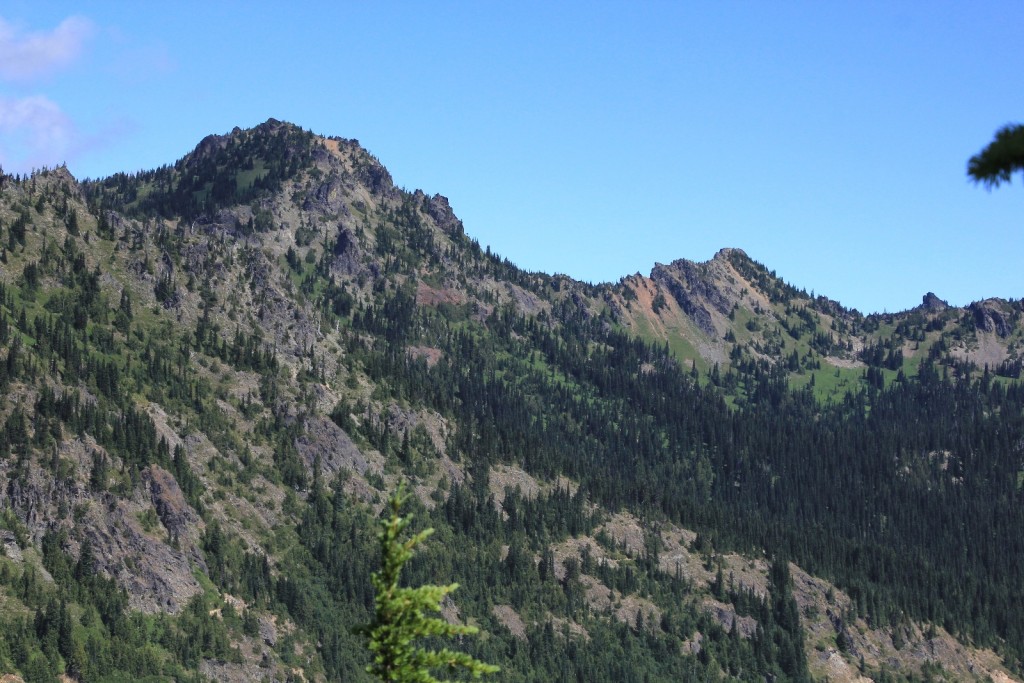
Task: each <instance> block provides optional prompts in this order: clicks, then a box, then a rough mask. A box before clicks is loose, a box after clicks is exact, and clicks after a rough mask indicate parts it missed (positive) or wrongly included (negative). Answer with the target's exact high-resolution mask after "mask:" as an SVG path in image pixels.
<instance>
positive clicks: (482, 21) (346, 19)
mask: <svg viewBox="0 0 1024 683" xmlns="http://www.w3.org/2000/svg"><path fill="white" fill-rule="evenodd" d="M295 5H300V6H298V7H292V6H290V4H289V3H281V2H275V3H269V2H259V1H255V0H253V1H250V2H209V1H207V2H201V3H200V2H175V3H150V2H142V3H130V2H96V3H72V2H59V1H57V2H46V3H41V2H38V1H37V0H36V1H33V2H23V1H22V0H5V2H4V4H3V5H2V6H0V163H2V165H3V167H4V170H5V171H7V172H15V171H17V172H24V171H26V170H28V169H30V168H32V167H33V166H40V165H51V166H52V165H56V164H59V163H62V162H65V161H66V162H67V164H68V167H69V168H70V169H71V171H72V172H73V173H74V174H75V175H76V176H77V177H79V178H84V177H98V176H103V175H108V174H110V173H113V172H116V171H129V172H130V171H134V170H138V169H143V168H152V167H155V166H159V165H161V164H165V163H172V162H174V161H175V160H176V159H178V158H180V157H181V156H183V155H184V154H185V153H187V152H188V151H189V150H190V149H192V148H193V147H194V146H195V145H196V143H198V141H199V140H200V139H201V138H203V137H204V136H205V135H208V134H210V133H225V132H227V131H229V130H230V129H231V128H233V127H235V126H241V127H248V126H252V125H255V124H257V123H260V122H261V121H264V120H266V119H267V118H270V117H274V118H278V119H283V120H288V121H292V122H293V123H296V124H298V125H301V126H303V127H305V128H308V129H311V130H313V131H314V132H316V133H320V134H324V135H340V136H343V137H349V138H357V139H359V140H360V142H362V144H363V145H364V146H365V147H366V148H367V149H369V150H370V151H371V152H372V153H373V154H375V155H376V156H377V157H378V158H379V159H380V160H381V161H382V162H383V163H384V164H385V165H386V166H387V167H388V169H389V170H390V171H391V173H392V175H393V176H394V178H395V181H396V182H397V183H398V184H399V185H401V186H404V187H406V188H408V189H415V188H422V189H423V190H424V191H426V192H428V193H434V192H439V193H441V194H444V195H446V196H448V197H449V198H450V200H451V203H452V206H453V207H454V209H455V211H456V213H457V214H458V215H459V217H460V218H462V219H463V221H464V223H465V225H466V229H467V231H468V232H469V233H470V234H471V235H473V236H474V237H476V238H477V239H479V240H480V242H481V243H482V244H489V245H490V246H491V247H492V248H493V249H494V250H495V251H497V252H498V253H500V254H502V255H504V256H507V257H508V258H510V259H511V260H512V261H513V262H515V263H517V264H518V265H520V266H522V267H524V268H528V269H531V270H543V271H546V272H562V273H567V274H569V275H571V276H573V277H577V278H580V279H583V280H588V281H591V282H601V281H616V280H618V279H619V278H620V277H622V276H624V275H627V274H631V273H634V272H643V273H647V272H649V271H650V268H651V267H652V266H653V264H654V263H655V262H668V261H671V260H673V259H676V258H688V259H693V260H705V259H708V258H710V257H711V256H712V255H713V254H714V253H715V251H717V250H718V249H720V248H722V247H740V248H743V249H744V250H746V251H747V253H749V254H750V255H751V256H752V257H754V258H755V259H757V260H759V261H761V262H763V263H765V264H766V265H767V266H768V267H770V268H772V269H775V270H776V271H778V273H779V274H780V275H781V276H783V277H784V278H786V279H787V280H788V281H790V282H792V283H793V284H795V285H797V286H798V287H804V288H806V289H808V290H812V289H813V290H814V291H815V292H816V293H817V294H825V295H827V296H830V297H832V298H834V299H837V300H839V301H840V302H842V303H843V304H845V305H847V306H851V307H856V308H858V309H860V310H861V311H863V312H873V311H882V310H888V311H895V310H902V309H905V308H909V307H912V306H915V305H917V304H918V303H919V302H920V300H921V296H922V295H923V294H924V293H925V292H926V291H934V292H935V293H936V294H938V295H939V296H940V297H942V298H944V299H947V300H949V301H950V303H953V304H958V305H962V304H966V303H969V302H970V301H973V300H977V299H981V298H985V297H989V296H1001V297H1013V298H1020V297H1024V274H1022V273H1024V269H1022V268H1021V261H1022V258H1024V187H1022V185H1024V183H1022V180H1024V178H1022V177H1021V175H1020V174H1018V175H1017V176H1015V177H1014V179H1013V181H1012V183H1011V184H1010V185H1009V186H1003V187H1002V188H999V189H997V190H994V191H992V192H987V191H985V190H984V189H983V188H981V187H976V186H974V185H972V184H971V183H970V182H969V181H968V180H967V178H966V176H965V173H964V169H965V165H966V162H967V159H968V158H969V157H970V156H971V155H972V154H974V153H976V152H977V151H979V150H980V149H981V148H982V147H983V146H984V145H985V144H986V143H987V142H988V141H989V140H990V139H991V137H992V135H993V133H994V132H995V130H996V129H997V128H998V127H1000V126H1002V125H1003V124H1005V123H1008V122H1012V121H1024V49H1022V47H1021V40H1020V38H1021V29H1022V27H1024V3H1020V2H1009V1H1008V2H977V3H963V2H948V3H944V2H935V1H931V2H927V3H925V2H919V1H915V2H905V3H904V2H860V1H858V2H849V3H843V2H775V1H772V2H768V1H765V2H710V1H709V2H681V1H680V2H665V3H658V2H649V3H647V2H568V1H566V2H557V3H552V2H536V3H534V2H517V3H492V2H460V3H444V2H440V3H439V2H430V3H427V2H422V3H411V2H396V3H347V2H307V3H295Z"/></svg>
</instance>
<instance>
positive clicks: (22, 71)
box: [0, 17, 94, 81]
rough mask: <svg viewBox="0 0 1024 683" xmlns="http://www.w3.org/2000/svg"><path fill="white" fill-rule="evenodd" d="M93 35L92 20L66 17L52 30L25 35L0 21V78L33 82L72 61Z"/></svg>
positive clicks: (0, 19)
mask: <svg viewBox="0 0 1024 683" xmlns="http://www.w3.org/2000/svg"><path fill="white" fill-rule="evenodd" d="M93 33H94V27H93V24H92V22H91V21H89V20H88V19H85V18H83V17H68V18H67V19H65V20H64V21H62V22H61V23H60V25H59V26H57V28H55V29H53V30H52V31H36V32H32V33H26V32H24V31H22V30H19V28H18V27H16V26H14V25H12V24H10V23H9V22H7V21H5V20H4V19H3V18H0V78H3V79H6V80H10V81H32V80H34V79H37V78H39V77H41V76H45V75H47V74H49V73H51V72H53V71H55V70H57V69H60V68H61V67H65V66H67V65H68V64H70V63H71V62H73V61H74V60H75V58H76V57H78V55H79V54H80V53H81V51H82V47H83V45H84V44H85V41H87V40H88V39H89V38H90V37H91V36H92V35H93Z"/></svg>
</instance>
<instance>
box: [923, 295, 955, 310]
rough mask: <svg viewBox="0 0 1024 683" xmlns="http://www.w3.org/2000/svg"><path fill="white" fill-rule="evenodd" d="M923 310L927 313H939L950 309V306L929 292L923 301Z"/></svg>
mask: <svg viewBox="0 0 1024 683" xmlns="http://www.w3.org/2000/svg"><path fill="white" fill-rule="evenodd" d="M921 308H923V309H925V310H926V311H930V312H934V313H938V312H939V311H944V310H946V309H947V308H949V304H948V303H946V302H945V301H943V300H942V299H940V298H939V297H937V296H935V294H934V293H933V292H928V293H927V294H925V295H924V297H923V298H922V300H921Z"/></svg>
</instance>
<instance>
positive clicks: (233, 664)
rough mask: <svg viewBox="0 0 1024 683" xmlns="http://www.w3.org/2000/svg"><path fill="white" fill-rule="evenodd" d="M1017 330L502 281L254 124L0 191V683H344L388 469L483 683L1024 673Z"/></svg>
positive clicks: (820, 307) (979, 307) (405, 213)
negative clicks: (132, 682)
mask: <svg viewBox="0 0 1024 683" xmlns="http://www.w3.org/2000/svg"><path fill="white" fill-rule="evenodd" d="M1021 312H1022V302H1020V301H1002V300H989V301H985V302H979V303H976V304H972V305H971V306H970V307H968V308H965V309H958V308H953V307H950V306H947V305H946V304H944V303H943V302H941V301H940V300H938V298H937V297H935V296H934V295H929V296H927V297H925V300H924V303H923V304H922V306H921V307H919V308H917V309H914V310H912V311H907V312H904V313H898V314H889V315H869V316H864V315H861V314H860V313H858V312H856V311H850V310H847V309H844V308H843V307H842V306H841V305H839V304H837V303H835V302H832V301H829V300H828V299H825V298H823V297H816V298H815V297H811V296H809V295H807V294H806V293H805V292H802V291H798V290H796V289H794V288H792V287H790V286H789V285H787V284H786V283H785V282H783V281H782V280H781V279H779V278H778V277H777V276H776V275H775V274H774V273H771V272H769V271H768V270H767V269H766V268H764V267H763V266H762V265H760V264H758V263H756V262H755V261H753V260H752V259H751V258H749V257H748V256H747V255H746V254H744V253H743V252H741V251H739V250H723V251H722V252H720V253H719V254H718V255H717V256H716V257H715V258H714V259H712V260H711V261H709V262H708V263H703V264H697V263H691V262H687V261H676V262H674V263H672V264H669V265H659V266H656V267H655V269H654V270H653V271H652V273H651V275H650V277H643V276H640V275H636V276H632V277H628V278H624V279H623V280H622V281H620V282H619V283H617V284H602V285H596V286H595V285H590V284H586V283H580V282H577V281H574V280H572V279H570V278H567V277H564V276H550V275H546V274H541V273H530V272H525V271H523V270H521V269H519V268H517V267H516V266H514V265H513V264H511V263H509V262H508V261H506V260H504V259H501V258H500V257H498V256H497V255H495V254H492V253H490V251H489V250H484V249H481V247H480V246H479V244H478V243H476V242H475V241H474V240H472V239H471V238H470V237H469V236H467V234H466V233H465V231H464V229H463V226H462V224H461V222H460V221H459V220H458V219H457V218H456V216H455V215H454V214H453V212H452V210H451V208H450V207H449V205H448V201H447V200H446V199H445V198H444V197H441V196H438V195H435V196H433V197H430V196H426V195H424V194H423V193H422V192H419V191H417V192H407V191H405V190H401V189H399V188H396V187H395V186H394V185H393V183H392V180H391V178H390V176H389V174H388V172H387V170H386V169H385V168H384V167H383V166H382V165H381V164H380V163H379V162H378V161H377V160H376V159H374V158H373V157H372V156H371V155H370V154H368V153H367V152H366V151H365V150H364V149H363V148H362V147H360V146H359V144H358V143H357V142H356V141H353V140H343V139H337V138H322V137H319V136H315V135H313V134H311V133H308V132H306V131H303V130H301V129H299V128H297V127H295V126H292V125H291V124H286V123H281V122H278V121H274V120H270V121H268V122H267V123H265V124H262V125H260V126H258V127H256V128H254V129H251V130H244V131H243V130H239V129H235V130H234V131H232V132H231V133H229V134H227V135H223V136H210V137H208V138H206V139H205V140H203V141H202V142H201V143H200V144H199V145H198V146H197V148H196V149H195V151H193V152H192V153H191V154H189V155H187V156H186V157H185V158H183V159H181V160H180V161H178V162H177V163H175V164H174V165H173V166H166V167H163V168H160V169H156V170H154V171H149V172H143V173H138V174H134V175H125V174H119V175H116V176H113V177H110V178H106V179H101V180H95V181H87V182H79V181H77V180H75V179H74V178H73V177H71V176H70V174H69V173H68V172H67V170H66V169H63V168H59V169H52V170H46V171H41V172H38V173H35V174H33V175H32V176H29V177H11V176H0V393H2V402H0V505H2V509H3V514H2V518H0V541H2V543H0V547H2V548H4V556H3V557H0V673H3V672H12V673H13V672H17V673H18V675H20V676H21V677H23V678H24V679H26V680H33V681H35V680H40V681H43V680H54V679H55V677H56V676H57V675H58V674H65V673H66V674H67V675H69V676H71V677H72V678H75V679H78V680H90V681H91V680H119V679H126V678H128V679H140V678H144V677H146V676H163V677H175V678H188V677H196V678H202V677H207V678H213V679H218V680H250V679H254V678H261V677H266V678H278V679H284V678H288V677H304V678H305V679H307V680H367V678H366V676H365V674H363V668H364V666H365V664H366V662H367V659H368V655H367V654H366V652H365V648H364V647H363V644H362V642H361V640H360V639H359V637H357V636H355V635H353V632H352V628H353V627H354V626H356V625H358V624H361V623H366V622H367V621H368V620H369V616H370V610H371V609H372V604H373V596H372V590H371V587H370V582H369V575H370V572H371V571H373V570H374V569H375V566H376V564H375V563H376V557H375V555H376V543H375V539H374V536H373V535H374V531H375V525H374V520H375V518H376V516H377V515H378V513H379V511H380V508H381V505H382V504H383V500H384V498H385V497H386V496H387V493H388V492H390V491H392V490H393V489H394V488H395V487H396V486H397V483H398V482H399V481H400V480H408V481H409V482H410V483H411V485H412V488H413V490H414V491H415V492H416V494H417V496H416V501H415V505H416V508H417V509H416V514H417V520H418V523H419V524H420V525H422V526H433V527H435V528H436V529H437V533H436V534H435V535H434V536H433V537H432V539H431V541H430V542H429V543H428V544H427V546H426V548H425V550H424V552H423V553H421V555H419V556H418V557H417V558H416V560H415V561H414V562H413V563H412V565H411V568H410V575H409V581H410V582H411V583H422V582H444V583H447V582H449V581H458V582H459V583H460V584H461V585H462V588H460V590H459V591H458V592H456V593H455V594H454V601H453V602H452V603H450V604H446V606H445V616H446V618H451V619H459V620H463V621H468V622H471V623H474V624H476V625H478V626H480V627H481V630H482V631H483V637H481V638H478V639H476V640H475V641H468V642H466V643H462V644H460V647H463V646H464V649H466V650H469V651H471V652H472V653H473V654H474V655H475V656H478V657H480V658H481V659H483V660H484V661H489V662H494V663H496V664H499V665H500V666H501V667H502V672H501V673H500V674H499V675H498V677H497V678H498V679H499V680H508V681H551V680H565V681H572V680H579V681H626V680H651V681H679V680H709V679H710V680H730V679H739V680H758V681H759V680H766V679H767V680H809V679H811V678H814V679H821V680H823V679H824V678H825V677H826V676H827V677H829V678H830V680H856V679H857V678H858V677H859V676H862V675H863V676H868V677H872V678H875V679H889V680H893V679H895V680H899V679H901V678H909V679H926V678H928V677H932V678H939V679H941V678H943V677H945V678H947V679H950V680H963V679H970V678H977V679H981V680H984V679H986V678H988V677H990V676H991V677H996V678H999V677H1005V676H1006V675H1007V674H1008V673H1009V674H1014V675H1016V674H1019V672H1020V671H1021V657H1022V655H1024V616H1022V615H1021V614H1020V610H1019V609H1018V608H1017V605H1019V604H1021V601H1022V599H1024V586H1022V585H1021V582H1020V580H1019V569H1018V568H1019V567H1020V566H1022V562H1024V524H1022V522H1024V519H1022V517H1024V512H1022V509H1021V496H1022V491H1021V488H1022V483H1024V390H1022V388H1021V385H1020V383H1019V376H1020V366H1021V360H1020V348H1019V347H1020V345H1021V337H1022V334H1024V326H1022V324H1021Z"/></svg>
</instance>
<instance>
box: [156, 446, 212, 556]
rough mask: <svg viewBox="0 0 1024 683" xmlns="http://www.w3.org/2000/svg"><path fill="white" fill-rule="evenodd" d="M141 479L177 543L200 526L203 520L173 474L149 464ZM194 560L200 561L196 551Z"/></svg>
mask: <svg viewBox="0 0 1024 683" xmlns="http://www.w3.org/2000/svg"><path fill="white" fill-rule="evenodd" d="M141 480H142V485H143V486H144V487H146V488H148V490H149V495H150V499H151V500H152V502H153V507H154V508H155V509H156V514H157V516H158V517H159V518H160V523H161V524H163V526H164V528H165V529H167V531H168V533H170V534H171V535H172V537H174V538H177V539H179V543H180V542H181V541H182V540H183V539H188V538H189V535H190V533H192V532H193V531H195V530H197V529H198V528H200V526H201V525H202V523H203V521H202V519H201V518H200V517H199V515H198V514H197V513H196V511H195V510H194V509H192V506H191V505H189V504H188V502H187V501H186V500H185V495H184V494H183V493H182V491H181V487H180V486H178V481H177V480H176V479H175V478H174V475H173V474H171V473H170V472H168V471H167V470H165V469H164V468H162V467H160V466H159V465H150V466H149V467H147V468H146V469H144V470H143V471H142V473H141ZM190 545H191V543H190ZM196 560H197V561H202V556H201V555H198V553H197V556H196Z"/></svg>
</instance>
